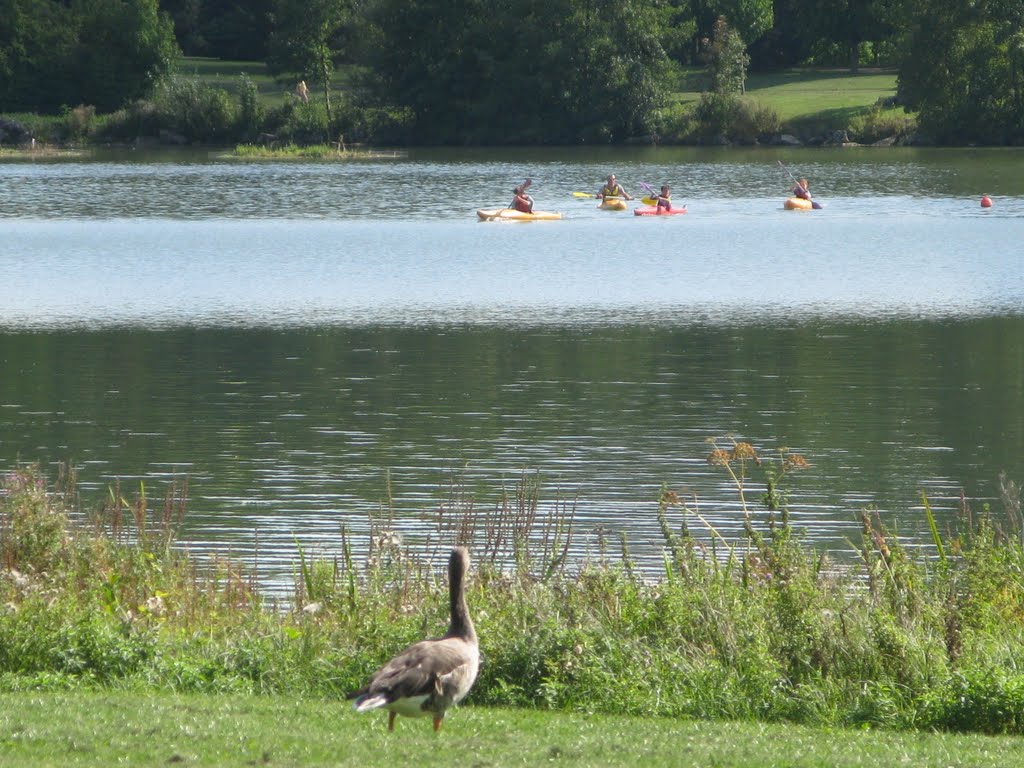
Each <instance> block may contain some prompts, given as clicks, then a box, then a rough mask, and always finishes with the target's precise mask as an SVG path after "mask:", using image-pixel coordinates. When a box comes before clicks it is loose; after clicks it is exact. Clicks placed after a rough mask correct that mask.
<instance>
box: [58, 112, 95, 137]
mask: <svg viewBox="0 0 1024 768" xmlns="http://www.w3.org/2000/svg"><path fill="white" fill-rule="evenodd" d="M63 122H64V133H65V136H66V138H67V140H68V141H82V140H84V139H87V138H88V137H89V135H90V134H91V133H92V132H93V130H94V129H95V127H96V107H93V106H91V105H90V106H87V105H85V104H79V105H78V106H77V107H75V108H74V109H65V110H64V114H63Z"/></svg>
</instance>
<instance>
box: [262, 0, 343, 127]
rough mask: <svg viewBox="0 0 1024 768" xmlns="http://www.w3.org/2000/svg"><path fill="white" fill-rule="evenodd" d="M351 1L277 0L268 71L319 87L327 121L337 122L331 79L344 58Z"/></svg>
mask: <svg viewBox="0 0 1024 768" xmlns="http://www.w3.org/2000/svg"><path fill="white" fill-rule="evenodd" d="M350 6H351V0H275V3H274V18H275V22H276V23H275V26H274V30H273V34H272V35H271V39H270V55H269V57H268V58H267V69H268V70H269V71H270V72H271V73H273V74H276V75H280V74H284V73H292V74H294V75H295V77H296V79H308V80H310V81H312V82H313V83H314V84H319V86H320V90H321V91H322V92H323V96H324V108H325V110H326V113H327V119H328V121H330V120H333V118H334V107H333V105H332V104H331V78H332V76H333V74H334V67H335V65H336V64H337V62H338V60H339V58H340V56H341V53H342V52H341V50H340V47H341V42H342V40H343V35H342V33H343V31H344V29H345V27H346V25H347V24H348V23H349V18H350V16H351V7H350Z"/></svg>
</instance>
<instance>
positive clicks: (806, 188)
mask: <svg viewBox="0 0 1024 768" xmlns="http://www.w3.org/2000/svg"><path fill="white" fill-rule="evenodd" d="M790 194H791V195H793V197H799V198H800V199H801V200H810V199H811V185H810V184H808V183H807V179H800V181H798V182H797V183H796V184H795V185H794V186H793V189H791V190H790Z"/></svg>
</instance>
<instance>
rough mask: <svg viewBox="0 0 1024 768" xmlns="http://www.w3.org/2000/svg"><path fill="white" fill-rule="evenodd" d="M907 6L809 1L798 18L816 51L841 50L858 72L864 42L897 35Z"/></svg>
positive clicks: (887, 1)
mask: <svg viewBox="0 0 1024 768" xmlns="http://www.w3.org/2000/svg"><path fill="white" fill-rule="evenodd" d="M904 5H907V2H906V0H807V2H805V3H804V4H803V5H802V6H801V9H800V13H799V14H798V16H797V19H796V23H797V29H798V31H799V35H800V37H801V38H802V39H803V41H804V42H805V43H806V44H808V45H810V46H811V47H812V48H817V49H818V50H821V49H824V48H828V47H836V48H838V49H841V50H842V51H843V52H845V55H846V62H847V63H848V65H849V67H850V70H851V71H854V72H856V71H857V70H858V69H859V68H860V56H861V46H862V45H863V44H864V43H869V42H881V41H885V40H889V39H891V38H893V37H894V36H895V35H896V34H897V32H898V31H899V29H900V26H901V24H902V18H903V16H904V14H903V6H904Z"/></svg>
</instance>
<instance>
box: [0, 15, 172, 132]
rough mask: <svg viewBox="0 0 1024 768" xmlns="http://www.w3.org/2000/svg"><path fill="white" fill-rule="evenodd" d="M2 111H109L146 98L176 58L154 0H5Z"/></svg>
mask: <svg viewBox="0 0 1024 768" xmlns="http://www.w3.org/2000/svg"><path fill="white" fill-rule="evenodd" d="M0 18H3V20H4V22H5V23H4V24H3V25H0V72H2V74H3V77H2V78H0V109H4V110H36V111H40V112H49V113H53V112H57V111H59V110H60V109H61V108H62V107H67V106H73V105H76V104H83V103H87V104H91V105H93V106H95V107H97V108H98V109H101V110H111V109H114V108H116V107H119V106H121V105H122V104H123V103H125V102H127V101H130V100H132V99H137V98H139V97H140V96H143V95H145V94H146V93H147V92H148V91H149V90H150V89H151V88H152V86H153V84H154V82H155V81H156V79H157V78H158V77H159V76H160V75H161V74H163V73H165V72H167V71H168V70H169V69H170V66H171V62H172V60H173V58H174V56H175V55H176V52H177V48H176V46H175V44H174V37H173V32H172V29H171V24H170V21H169V20H168V18H167V17H166V16H165V15H163V14H161V13H160V12H159V11H158V8H157V2H156V0H131V1H129V0H70V2H59V1H58V0H0Z"/></svg>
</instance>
